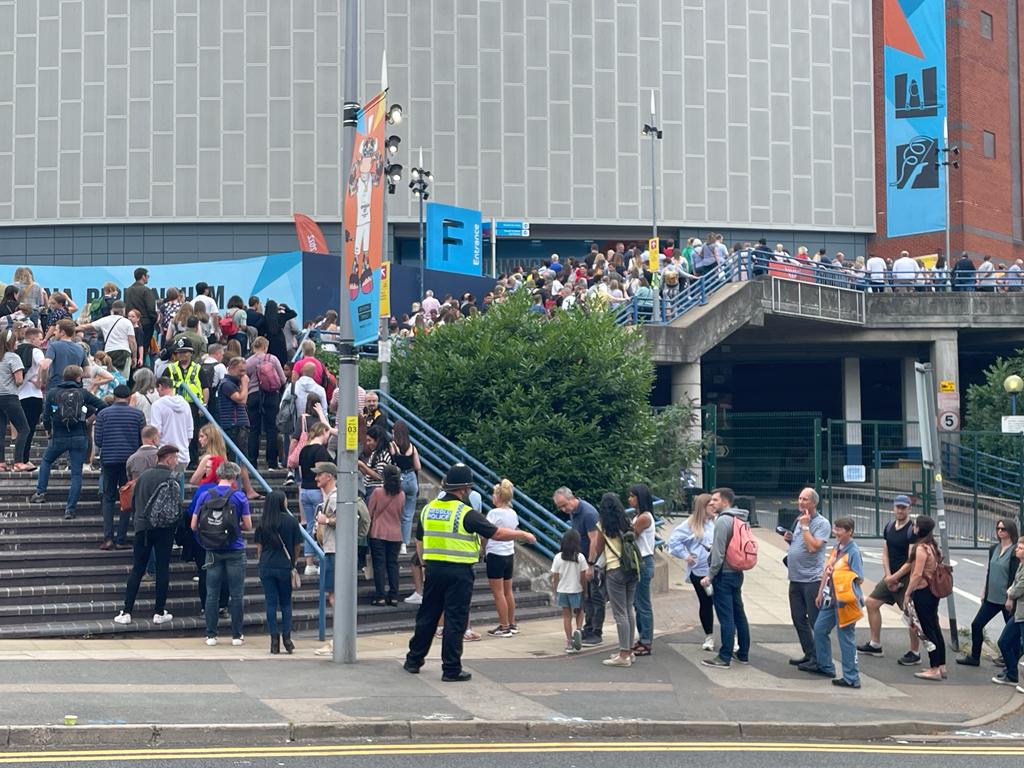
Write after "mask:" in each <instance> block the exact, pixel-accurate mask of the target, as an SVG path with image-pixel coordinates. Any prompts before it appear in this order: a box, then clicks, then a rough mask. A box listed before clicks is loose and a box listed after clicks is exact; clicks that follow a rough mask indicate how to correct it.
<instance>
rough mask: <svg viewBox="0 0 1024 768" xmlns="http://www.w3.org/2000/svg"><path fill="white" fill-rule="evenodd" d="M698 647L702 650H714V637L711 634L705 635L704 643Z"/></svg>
mask: <svg viewBox="0 0 1024 768" xmlns="http://www.w3.org/2000/svg"><path fill="white" fill-rule="evenodd" d="M700 649H701V650H702V651H713V650H715V638H714V637H712V636H711V635H708V636H707V637H705V638H704V644H703V645H701V647H700Z"/></svg>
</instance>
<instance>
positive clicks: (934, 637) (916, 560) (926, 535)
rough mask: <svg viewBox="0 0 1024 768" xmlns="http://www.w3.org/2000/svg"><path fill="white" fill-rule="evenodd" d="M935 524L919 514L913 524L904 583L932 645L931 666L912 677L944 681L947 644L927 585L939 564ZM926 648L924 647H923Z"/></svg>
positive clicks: (935, 599)
mask: <svg viewBox="0 0 1024 768" xmlns="http://www.w3.org/2000/svg"><path fill="white" fill-rule="evenodd" d="M934 531H935V521H934V520H932V519H931V518H930V517H928V516H927V515H918V517H917V519H916V520H915V521H914V534H915V535H916V536H917V541H916V542H915V543H914V544H913V545H912V546H911V548H910V568H911V570H910V581H909V582H908V583H907V597H908V598H910V599H911V600H912V601H913V603H914V610H915V611H916V612H917V620H918V622H919V623H920V626H921V632H922V633H923V634H924V636H925V637H926V638H927V639H928V640H929V641H930V642H929V645H931V646H933V648H932V650H930V651H928V663H929V664H930V665H931V666H930V667H929V668H928V669H926V670H924V671H923V672H917V673H915V674H914V677H919V678H921V679H922V680H943V679H945V677H946V641H945V640H943V638H942V627H940V626H939V598H937V597H936V596H935V595H933V594H932V591H931V589H930V584H931V582H932V580H933V579H934V578H935V571H936V569H937V568H938V565H939V559H940V557H941V556H940V554H939V546H938V544H936V543H935V535H934ZM926 647H927V646H926Z"/></svg>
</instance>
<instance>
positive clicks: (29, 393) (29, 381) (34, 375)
mask: <svg viewBox="0 0 1024 768" xmlns="http://www.w3.org/2000/svg"><path fill="white" fill-rule="evenodd" d="M45 359H46V355H45V354H44V353H43V350H41V349H39V348H38V347H36V348H35V349H33V350H32V367H31V368H29V369H28V371H27V372H26V373H25V379H24V381H22V383H21V386H20V387H18V399H19V400H25V399H27V398H29V397H39V398H42V396H43V390H41V389H40V388H39V364H40V363H41V362H43V360H45Z"/></svg>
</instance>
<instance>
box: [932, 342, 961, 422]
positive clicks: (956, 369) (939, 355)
mask: <svg viewBox="0 0 1024 768" xmlns="http://www.w3.org/2000/svg"><path fill="white" fill-rule="evenodd" d="M930 351H931V359H932V371H934V373H935V386H936V387H938V386H939V382H942V381H952V382H953V386H954V387H955V391H956V392H957V393H959V392H960V345H959V343H958V342H957V337H956V332H955V331H954V332H952V333H948V334H943V335H941V336H939V337H938V338H936V339H935V340H934V341H933V342H932V344H931V350H930ZM957 415H959V413H958V414H957Z"/></svg>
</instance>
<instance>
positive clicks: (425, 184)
mask: <svg viewBox="0 0 1024 768" xmlns="http://www.w3.org/2000/svg"><path fill="white" fill-rule="evenodd" d="M409 177H410V178H411V179H412V181H410V182H409V189H411V190H412V196H413V197H416V198H419V201H420V301H423V296H424V288H423V282H424V275H425V274H426V268H427V257H426V236H425V234H424V231H423V203H424V202H426V200H427V199H429V198H430V191H429V190H430V182H431V181H433V180H434V175H433V174H432V173H431V172H430V171H428V170H427V169H426V168H424V167H423V147H420V162H419V165H418V166H417V167H415V168H413V169H412V170H410V171H409ZM421 311H422V310H421Z"/></svg>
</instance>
